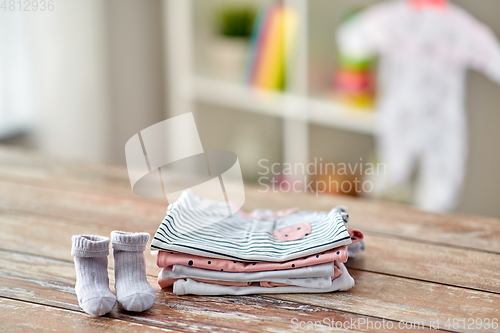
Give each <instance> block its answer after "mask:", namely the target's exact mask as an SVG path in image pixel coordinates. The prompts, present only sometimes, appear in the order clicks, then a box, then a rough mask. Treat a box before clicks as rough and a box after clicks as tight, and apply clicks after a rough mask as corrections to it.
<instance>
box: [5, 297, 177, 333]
mask: <svg viewBox="0 0 500 333" xmlns="http://www.w3.org/2000/svg"><path fill="white" fill-rule="evenodd" d="M21 313H22V316H23V317H22V318H20V317H19V314H21ZM0 322H2V332H5V333H15V332H16V333H17V332H77V333H78V332H82V333H88V332H97V333H98V332H109V333H123V332H175V331H173V330H169V329H163V328H159V327H154V326H147V325H144V324H138V323H132V322H129V321H124V320H119V319H114V318H110V317H99V318H95V317H89V316H87V315H86V314H83V313H80V312H75V311H71V310H66V309H59V308H53V307H48V306H43V305H39V304H32V303H26V302H21V301H16V300H11V299H5V298H1V297H0Z"/></svg>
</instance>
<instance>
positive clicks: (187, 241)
mask: <svg viewBox="0 0 500 333" xmlns="http://www.w3.org/2000/svg"><path fill="white" fill-rule="evenodd" d="M342 212H343V210H342V209H341V208H334V209H332V210H331V211H330V212H319V211H297V212H295V213H291V214H289V215H286V214H285V215H284V216H280V215H279V214H278V215H277V214H266V213H265V212H264V213H262V214H259V213H258V211H256V213H255V214H244V213H239V212H236V213H233V214H231V215H229V216H228V206H227V204H226V203H225V202H218V201H214V200H210V199H205V198H200V197H196V196H193V194H192V193H191V191H190V190H185V191H184V192H183V193H182V195H181V196H180V198H179V199H178V200H177V201H176V202H174V203H173V204H171V205H170V206H169V207H168V209H167V215H166V217H165V218H164V220H163V222H162V223H161V224H160V226H159V228H158V230H157V232H156V234H155V236H154V238H153V241H152V243H151V249H152V250H153V251H155V250H163V251H173V252H179V253H186V254H192V255H196V256H203V257H208V258H219V259H230V260H239V261H240V260H241V261H271V262H284V261H288V260H292V259H297V258H302V257H306V256H310V255H313V254H317V253H319V252H323V251H327V250H330V249H333V248H336V247H339V246H343V245H349V244H350V243H351V238H350V236H349V233H348V232H347V228H346V227H345V224H344V219H343V218H342V215H341V213H342ZM304 225H307V226H308V228H307V229H305V230H307V232H308V233H306V234H304V235H303V237H302V238H300V239H296V238H297V237H294V238H293V240H283V238H282V237H279V238H280V239H281V240H280V239H278V237H277V236H276V235H281V234H283V232H282V233H281V234H279V231H280V230H290V228H291V229H293V228H292V227H294V226H297V228H296V229H298V228H301V227H302V226H304ZM309 228H310V229H309ZM276 231H278V233H276ZM281 236H283V235H281ZM284 236H286V235H284Z"/></svg>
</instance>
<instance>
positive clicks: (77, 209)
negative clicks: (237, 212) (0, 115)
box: [0, 147, 500, 333]
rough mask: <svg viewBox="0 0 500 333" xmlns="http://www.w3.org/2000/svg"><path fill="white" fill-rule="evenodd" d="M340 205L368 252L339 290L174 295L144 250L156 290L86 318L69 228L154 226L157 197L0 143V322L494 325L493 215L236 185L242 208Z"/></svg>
mask: <svg viewBox="0 0 500 333" xmlns="http://www.w3.org/2000/svg"><path fill="white" fill-rule="evenodd" d="M339 204H342V205H345V206H347V207H348V212H349V214H350V216H351V220H350V222H349V225H350V226H352V227H356V228H359V229H361V230H362V231H363V232H364V234H365V242H366V252H364V253H363V254H361V255H359V257H357V258H355V259H354V260H352V261H349V263H348V268H349V272H350V274H351V275H352V276H353V278H354V279H355V281H356V285H355V286H354V287H353V288H352V289H351V290H350V291H348V292H337V293H327V294H284V295H271V294H270V295H260V296H240V297H230V296H226V297H204V296H176V295H174V294H173V293H172V292H171V289H170V290H160V289H159V287H158V285H157V283H156V276H157V274H158V272H159V268H157V267H156V265H155V257H153V256H152V255H151V254H150V253H149V252H147V253H146V261H147V274H148V278H149V282H150V283H151V285H152V286H154V288H155V289H156V302H155V304H154V306H153V308H152V309H151V310H149V311H147V312H145V313H142V314H132V313H127V312H125V311H123V310H120V309H117V308H116V307H115V309H114V310H113V311H112V312H111V313H110V314H109V315H107V316H104V317H100V318H93V317H90V316H88V315H87V314H85V313H84V312H82V310H81V309H80V308H79V306H78V303H77V299H76V296H75V293H74V283H75V269H74V266H73V261H72V257H71V255H70V248H71V235H74V234H96V235H104V236H107V235H109V233H110V232H111V231H112V230H124V231H147V232H149V233H150V234H154V233H155V231H156V229H157V227H158V225H159V223H160V222H161V220H162V218H163V216H164V212H165V209H166V204H165V202H164V201H162V200H161V199H146V198H141V197H138V196H136V195H134V194H133V193H132V192H131V190H130V185H129V181H128V177H127V173H126V170H125V169H124V168H122V167H117V166H104V165H95V164H85V163H61V162H60V161H56V160H52V159H47V158H43V157H41V156H39V155H37V154H34V153H30V152H26V151H21V150H16V149H12V148H7V147H0V228H1V232H0V331H1V332H18V331H19V332H45V331H47V332H48V331H51V332H52V331H54V330H55V331H60V332H69V331H76V332H120V333H124V332H156V331H161V330H164V331H182V332H185V331H197V332H208V331H217V332H218V331H221V332H240V331H254V332H262V331H273V332H274V331H293V330H294V328H296V327H298V326H299V325H301V326H302V327H303V328H306V329H308V328H309V329H316V330H318V331H328V332H331V331H345V329H340V328H339V329H333V328H332V327H331V325H332V324H333V325H335V324H337V326H338V327H340V324H342V325H351V323H352V324H353V325H354V327H353V326H347V327H348V328H349V327H350V328H351V329H352V330H353V331H384V327H385V330H389V328H390V327H392V328H393V329H390V330H389V331H431V328H430V325H431V321H432V322H433V323H432V324H434V325H435V324H437V322H436V321H437V320H438V319H439V328H440V329H441V330H446V331H467V332H478V331H494V329H492V327H495V322H496V323H497V324H498V320H499V319H500V221H499V220H497V219H492V218H484V217H473V216H464V215H453V214H450V215H435V214H429V213H423V212H419V211H415V210H412V209H409V208H406V207H403V206H397V205H391V204H386V203H380V202H375V201H369V200H362V199H353V198H349V197H345V196H332V195H324V196H320V197H318V198H317V197H315V196H314V195H308V194H277V193H268V194H262V193H259V192H257V188H255V187H251V186H247V187H246V203H245V209H247V210H250V209H254V208H258V207H260V208H272V209H283V208H289V207H294V206H298V207H300V208H302V209H308V210H329V209H330V208H332V207H333V206H335V205H339ZM112 264H113V263H112V260H110V262H109V277H110V281H111V284H113V272H112ZM112 290H113V287H112ZM455 318H456V320H455V321H454V319H455ZM469 318H473V319H474V320H475V321H474V324H473V325H472V326H469V324H470V323H471V321H470V320H469ZM448 319H450V321H448ZM493 319H495V320H493ZM488 320H489V322H490V329H485V326H486V322H488ZM447 321H448V325H446V324H447ZM314 322H316V327H314V324H313V323H314ZM454 323H457V324H455V326H454ZM480 323H482V328H478V327H477V326H476V325H478V326H479V324H480ZM492 323H493V326H492V325H491V324H492ZM319 324H322V326H320V325H319ZM464 324H465V328H464ZM370 325H371V326H370ZM405 325H406V328H405ZM418 325H423V326H421V327H416V326H418ZM344 327H346V326H344ZM467 327H470V328H473V329H467ZM377 328H380V329H377ZM410 328H414V329H411V330H410ZM496 331H500V329H499V328H497V329H496Z"/></svg>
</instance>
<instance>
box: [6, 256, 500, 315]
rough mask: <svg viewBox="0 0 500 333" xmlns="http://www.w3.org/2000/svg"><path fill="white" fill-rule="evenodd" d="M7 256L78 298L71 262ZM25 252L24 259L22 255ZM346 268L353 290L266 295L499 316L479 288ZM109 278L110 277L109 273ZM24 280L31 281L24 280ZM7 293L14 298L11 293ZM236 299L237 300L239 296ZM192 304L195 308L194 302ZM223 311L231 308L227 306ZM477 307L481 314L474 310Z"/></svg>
mask: <svg viewBox="0 0 500 333" xmlns="http://www.w3.org/2000/svg"><path fill="white" fill-rule="evenodd" d="M0 254H1V252H0ZM5 255H6V256H8V257H7V258H5V259H4V260H3V262H2V264H1V265H0V267H8V269H7V268H6V269H2V270H1V271H7V272H10V274H17V275H18V276H19V275H21V276H22V275H23V274H26V272H29V275H30V276H34V275H37V274H38V275H41V276H51V277H50V279H49V280H50V281H53V279H54V277H52V275H54V274H56V272H57V275H58V276H60V279H58V280H57V281H58V283H57V288H61V285H63V286H64V283H65V287H66V289H64V290H66V293H67V294H66V297H70V299H66V302H68V303H71V302H72V304H73V305H76V299H75V298H74V296H73V295H72V291H71V293H68V289H67V288H68V286H70V288H71V282H69V280H71V279H74V274H75V273H74V268H73V265H72V263H71V262H69V261H64V262H61V263H59V262H58V261H50V262H49V263H44V260H49V259H45V258H39V257H38V258H37V259H36V260H37V261H38V262H40V264H39V265H38V264H37V265H35V264H32V263H31V260H32V259H31V257H30V256H28V255H25V254H9V253H7V254H5ZM26 256H27V258H28V259H23V258H25V257H26ZM358 259H359V258H358ZM350 271H351V273H352V275H353V277H354V279H355V281H356V286H355V287H354V288H353V289H352V291H349V292H347V293H332V294H315V295H277V296H274V295H273V296H268V297H272V298H277V299H281V300H287V301H293V302H299V303H306V304H312V305H316V306H324V307H332V308H334V309H337V310H344V311H348V312H356V313H358V311H359V312H360V313H362V314H363V315H367V316H372V317H375V318H387V319H391V320H394V321H412V322H415V321H421V320H424V319H426V320H428V319H430V318H434V317H432V316H430V317H429V315H430V314H432V313H434V314H435V316H437V314H440V315H442V316H443V318H445V317H448V316H449V317H450V318H459V317H460V316H464V315H465V314H466V313H470V314H475V315H477V316H480V315H483V316H484V317H485V318H486V317H488V316H492V315H494V314H496V315H498V314H499V310H500V309H499V306H498V304H500V295H498V294H492V293H484V292H478V291H474V290H467V289H462V288H457V287H450V286H444V285H440V284H433V283H427V282H423V281H415V280H411V279H403V278H398V277H394V276H386V275H380V274H375V273H370V272H363V271H358V270H354V269H351V270H350ZM110 275H112V273H110ZM111 281H113V279H112V276H111ZM6 283H7V282H5V281H2V282H1V285H6ZM16 283H17V281H16ZM23 283H25V282H23ZM28 283H30V282H29V281H28ZM150 283H151V284H152V285H153V286H155V287H156V282H155V279H154V277H150ZM38 285H43V283H38ZM11 288H15V290H19V289H21V290H26V292H24V293H20V294H21V295H27V296H29V297H34V296H33V295H31V293H30V292H29V291H30V290H31V291H33V290H34V288H32V287H26V286H24V287H23V286H22V285H20V284H15V285H12V286H11ZM16 288H17V289H16ZM156 288H157V287H156ZM52 289H56V288H55V287H51V289H50V291H51V292H52ZM378 293H380V294H378ZM162 295H163V294H162ZM165 295H170V296H171V297H173V298H175V299H176V296H173V295H171V294H170V293H168V292H167V294H165ZM402 295H403V296H402ZM7 296H9V297H12V296H13V295H7ZM183 297H184V296H183ZM183 297H181V299H184V298H183ZM186 297H187V299H188V300H189V299H190V297H189V296H186ZM43 298H44V299H50V297H48V296H47V295H43ZM236 298H237V299H238V297H236ZM61 299H64V298H63V297H61V296H56V297H55V298H53V299H52V300H53V301H58V302H60V301H61ZM202 299H204V298H202ZM208 299H210V297H208ZM176 300H177V299H176ZM193 300H196V301H198V302H202V301H201V300H199V298H195V299H193ZM328 300H329V301H328ZM38 301H39V300H38ZM177 301H179V300H177ZM196 301H195V302H196ZM166 302H167V304H170V303H169V302H172V300H171V299H169V300H168V301H166ZM179 302H181V303H182V304H185V303H183V302H184V301H179ZM311 302H314V303H311ZM176 304H177V303H176ZM334 305H335V306H334ZM179 306H180V305H179ZM192 306H193V309H194V307H195V304H193V305H192ZM428 306H431V308H430V309H431V310H426V311H423V310H422V309H423V308H425V309H427V307H428ZM492 306H493V308H492ZM401 309H404V311H401ZM227 310H228V311H229V310H230V309H227ZM478 310H480V311H482V312H481V313H475V312H474V311H478ZM452 316H454V317H452ZM427 317H429V318H427ZM323 318H324V317H323ZM440 318H441V317H440ZM481 318H482V317H481ZM489 318H491V317H489Z"/></svg>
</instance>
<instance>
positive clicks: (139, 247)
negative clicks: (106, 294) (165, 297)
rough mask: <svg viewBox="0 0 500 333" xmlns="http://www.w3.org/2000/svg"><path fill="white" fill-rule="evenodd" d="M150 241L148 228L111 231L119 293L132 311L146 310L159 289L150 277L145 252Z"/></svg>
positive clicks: (127, 307) (120, 297)
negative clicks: (152, 284)
mask: <svg viewBox="0 0 500 333" xmlns="http://www.w3.org/2000/svg"><path fill="white" fill-rule="evenodd" d="M148 241H149V234H148V233H145V232H140V233H128V232H123V231H113V232H111V247H112V248H113V258H114V260H115V290H116V297H117V299H118V303H120V305H121V306H122V307H123V308H124V309H125V310H128V311H134V312H141V311H145V310H147V309H149V308H151V306H153V303H154V300H155V291H154V289H153V287H151V286H150V285H149V283H148V281H147V279H146V264H145V260H144V254H143V252H144V250H145V249H146V244H147V243H148Z"/></svg>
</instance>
